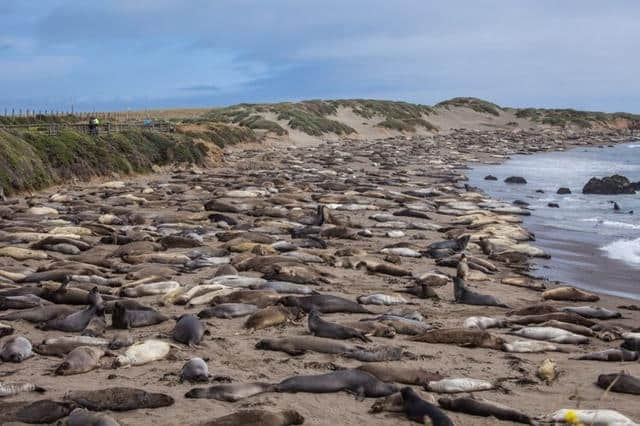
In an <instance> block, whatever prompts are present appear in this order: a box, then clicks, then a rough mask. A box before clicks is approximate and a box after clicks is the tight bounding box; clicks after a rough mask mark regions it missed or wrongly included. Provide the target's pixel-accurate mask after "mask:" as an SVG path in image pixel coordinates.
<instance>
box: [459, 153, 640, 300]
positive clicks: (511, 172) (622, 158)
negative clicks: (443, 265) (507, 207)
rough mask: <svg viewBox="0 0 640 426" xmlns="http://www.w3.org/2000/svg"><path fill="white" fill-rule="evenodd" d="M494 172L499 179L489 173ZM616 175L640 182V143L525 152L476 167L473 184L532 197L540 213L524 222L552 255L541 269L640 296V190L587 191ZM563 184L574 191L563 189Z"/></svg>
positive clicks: (499, 194) (507, 197) (497, 194)
mask: <svg viewBox="0 0 640 426" xmlns="http://www.w3.org/2000/svg"><path fill="white" fill-rule="evenodd" d="M489 174H491V175H493V176H496V177H497V178H498V180H497V181H488V180H485V179H484V177H485V176H486V175H489ZM612 174H622V175H624V176H626V177H628V178H629V180H631V181H634V182H636V181H640V144H637V143H628V144H620V145H616V146H613V147H601V148H600V147H589V148H576V149H572V150H567V151H562V152H551V153H540V154H533V155H517V156H513V157H512V158H511V159H509V160H507V161H506V162H505V163H503V164H501V165H478V166H474V167H473V169H472V170H470V171H469V172H468V173H467V176H468V177H469V180H470V182H469V183H470V184H471V185H473V186H477V187H479V188H482V189H483V190H484V191H485V192H487V193H488V194H490V195H491V196H492V197H494V198H498V199H502V200H504V201H509V202H513V201H515V200H522V201H525V202H527V203H529V208H530V209H531V210H532V214H531V216H529V217H526V218H525V219H524V226H525V227H526V228H527V229H529V230H530V231H532V232H534V233H535V235H536V241H535V242H533V244H535V245H537V246H538V247H541V248H543V249H544V250H545V251H547V252H548V253H549V254H550V255H551V256H552V258H551V259H550V260H536V266H537V275H539V276H543V277H546V278H548V279H550V280H557V281H562V282H566V283H568V284H571V285H575V286H577V287H581V288H585V289H590V290H597V291H600V292H602V293H608V294H613V295H619V296H625V297H631V298H634V299H638V300H640V280H638V276H637V275H638V273H639V272H640V192H639V193H638V194H635V195H586V194H582V187H583V186H584V184H585V183H587V181H588V180H589V179H590V178H592V177H594V176H595V177H603V176H610V175H612ZM508 176H522V177H524V178H525V179H526V180H527V184H526V185H509V184H506V183H504V179H505V178H506V177H508ZM560 187H568V188H569V189H570V190H571V192H572V193H571V194H565V195H558V194H557V193H556V192H557V190H558V188H560ZM537 190H542V191H544V192H543V193H540V192H536V191H537ZM610 201H615V202H617V203H618V205H619V206H620V211H621V212H615V211H614V210H613V204H612V203H611V202H610ZM548 203H557V204H559V206H560V208H551V207H548ZM630 211H633V212H634V214H629V213H628V212H630Z"/></svg>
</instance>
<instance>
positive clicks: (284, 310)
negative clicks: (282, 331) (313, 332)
mask: <svg viewBox="0 0 640 426" xmlns="http://www.w3.org/2000/svg"><path fill="white" fill-rule="evenodd" d="M303 316H304V311H303V310H302V308H298V307H295V306H292V307H287V306H282V305H276V306H267V307H266V308H262V309H260V310H259V311H256V312H254V313H253V314H251V316H250V317H249V318H247V321H245V323H244V325H243V327H244V328H248V329H252V330H261V329H263V328H268V327H273V326H276V325H279V324H283V323H285V322H288V321H297V320H299V319H301V318H302V317H303Z"/></svg>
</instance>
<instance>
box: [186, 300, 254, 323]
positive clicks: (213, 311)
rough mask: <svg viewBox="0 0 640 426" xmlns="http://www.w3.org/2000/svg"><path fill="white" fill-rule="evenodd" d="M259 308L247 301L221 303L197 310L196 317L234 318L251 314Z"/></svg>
mask: <svg viewBox="0 0 640 426" xmlns="http://www.w3.org/2000/svg"><path fill="white" fill-rule="evenodd" d="M258 309H259V308H258V307H257V306H256V305H250V304H248V303H222V304H220V305H216V306H213V307H211V308H207V309H203V310H202V311H200V312H198V318H203V319H204V318H214V317H215V318H224V319H230V318H236V317H244V316H247V315H251V314H253V313H254V312H256V311H257V310H258Z"/></svg>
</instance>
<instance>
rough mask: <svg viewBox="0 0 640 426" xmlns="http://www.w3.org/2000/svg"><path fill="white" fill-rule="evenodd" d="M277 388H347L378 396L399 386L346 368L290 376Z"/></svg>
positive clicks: (310, 390) (326, 390)
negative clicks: (316, 373) (311, 374)
mask: <svg viewBox="0 0 640 426" xmlns="http://www.w3.org/2000/svg"><path fill="white" fill-rule="evenodd" d="M275 390H276V391H277V392H292V393H296V392H308V393H333V392H340V391H344V390H347V391H350V392H353V393H355V394H357V395H360V396H364V397H369V398H378V397H381V396H388V395H391V394H392V393H394V392H397V391H398V388H397V387H396V386H395V385H393V384H389V383H384V382H381V381H380V380H378V379H377V378H376V377H375V376H373V375H371V374H369V373H367V372H365V371H361V370H357V369H346V370H338V371H334V372H331V373H327V374H320V375H315V376H294V377H290V378H288V379H285V380H283V381H282V382H280V383H279V384H277V385H275Z"/></svg>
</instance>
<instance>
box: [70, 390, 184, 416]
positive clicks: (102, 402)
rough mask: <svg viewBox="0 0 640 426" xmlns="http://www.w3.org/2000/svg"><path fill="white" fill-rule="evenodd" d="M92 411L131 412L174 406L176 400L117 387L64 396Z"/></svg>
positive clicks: (71, 392)
mask: <svg viewBox="0 0 640 426" xmlns="http://www.w3.org/2000/svg"><path fill="white" fill-rule="evenodd" d="M64 399H65V400H67V401H73V402H75V403H76V404H78V405H79V406H81V407H84V408H87V409H89V410H91V411H106V410H111V411H129V410H137V409H140V408H146V409H149V408H160V407H169V406H171V405H173V403H174V400H173V398H172V397H170V396H169V395H165V394H163V393H150V392H146V391H144V390H142V389H135V388H126V387H115V388H107V389H100V390H95V391H70V392H67V393H66V394H65V396H64Z"/></svg>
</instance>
